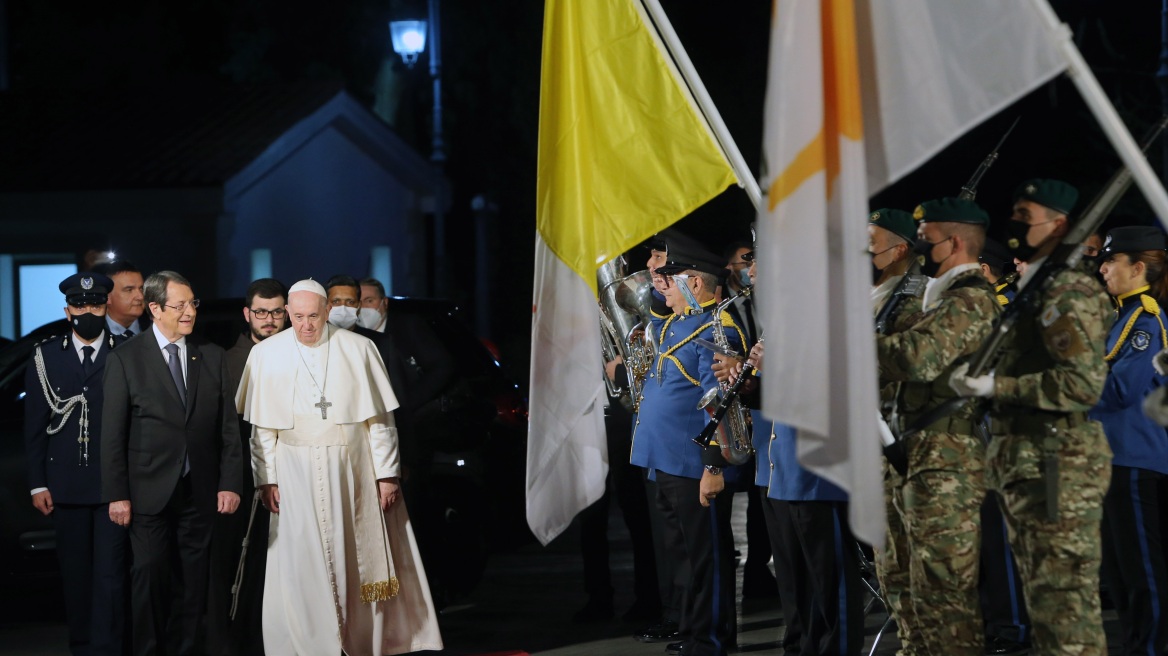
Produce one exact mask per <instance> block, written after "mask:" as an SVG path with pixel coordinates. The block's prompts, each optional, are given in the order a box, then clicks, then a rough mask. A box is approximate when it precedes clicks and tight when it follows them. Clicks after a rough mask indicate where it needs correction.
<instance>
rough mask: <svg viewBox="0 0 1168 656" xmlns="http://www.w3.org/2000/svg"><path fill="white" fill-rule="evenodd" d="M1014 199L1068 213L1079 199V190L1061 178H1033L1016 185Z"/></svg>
mask: <svg viewBox="0 0 1168 656" xmlns="http://www.w3.org/2000/svg"><path fill="white" fill-rule="evenodd" d="M1014 200H1015V201H1019V200H1029V201H1034V202H1035V203H1038V204H1039V205H1042V206H1043V207H1049V208H1050V209H1052V210H1054V211H1056V212H1058V213H1060V214H1070V213H1071V211H1072V210H1074V209H1075V202H1076V201H1078V200H1079V190H1078V189H1075V188H1074V187H1072V186H1071V185H1069V184H1067V183H1065V182H1063V181H1062V180H1043V179H1041V178H1034V179H1032V180H1027V181H1026V182H1023V183H1022V184H1020V185H1018V188H1017V189H1015V190H1014Z"/></svg>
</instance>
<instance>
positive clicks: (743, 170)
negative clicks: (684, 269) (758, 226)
mask: <svg viewBox="0 0 1168 656" xmlns="http://www.w3.org/2000/svg"><path fill="white" fill-rule="evenodd" d="M641 3H642V4H643V5H644V7H645V9H646V10H648V12H649V14H650V15H652V17H653V22H654V23H656V25H657V33H658V34H659V35H660V36H661V37H662V39H663V40H664V41H665V47H666V48H667V49H668V50H669V54H670V55H671V56H672V57H673V61H674V62H675V63H676V64H677V67H678V70H679V71H680V72H681V76H682V77H683V78H685V82H686V84H688V85H689V88H690V91H692V92H693V95H694V99H695V100H696V101H697V103H698V107H699V108H700V109H701V111H702V114H703V115H704V116H705V118H706V122H707V123H709V125H710V129H711V130H712V131H713V132H714V138H715V139H717V141H718V145H720V146H721V147H722V152H723V153H724V154H725V155H726V159H727V161H729V162H730V167H731V168H732V169H734V174H735V175H736V176H738V186H739V187H742V188H743V190H745V191H746V195H747V196H749V197H750V202H751V203H753V204H754V209H755V210H756V211H757V212H759V213H762V212H763V211H764V210H765V209H766V208H765V207H764V206H763V202H762V190H761V189H760V188H759V186H758V180H757V179H756V178H755V177H754V174H753V173H751V172H750V167H748V166H747V165H746V160H745V159H743V157H742V152H741V151H740V150H738V144H736V143H735V142H734V137H732V136H730V130H728V129H726V123H725V122H724V121H723V120H722V115H721V114H719V113H718V108H717V107H715V106H714V100H713V98H711V97H710V93H709V92H708V91H706V85H704V84H702V79H701V77H699V76H698V71H697V69H696V68H694V65H693V62H692V61H690V59H689V55H688V54H686V52H685V48H684V47H683V46H682V45H681V39H679V38H677V32H675V31H674V30H673V25H672V24H671V23H670V22H669V18H668V17H667V16H666V15H665V10H664V9H662V8H661V2H660V0H641Z"/></svg>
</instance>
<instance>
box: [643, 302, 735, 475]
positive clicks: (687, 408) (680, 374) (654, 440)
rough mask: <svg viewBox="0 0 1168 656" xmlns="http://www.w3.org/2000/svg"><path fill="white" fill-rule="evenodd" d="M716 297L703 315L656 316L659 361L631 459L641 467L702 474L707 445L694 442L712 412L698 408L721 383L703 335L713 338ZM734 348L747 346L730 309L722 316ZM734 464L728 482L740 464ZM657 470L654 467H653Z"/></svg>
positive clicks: (647, 387) (653, 325) (648, 387)
mask: <svg viewBox="0 0 1168 656" xmlns="http://www.w3.org/2000/svg"><path fill="white" fill-rule="evenodd" d="M713 305H714V302H713V301H709V302H708V303H706V304H704V305H703V309H704V310H706V312H704V313H702V314H698V315H691V316H679V315H671V316H669V317H668V318H660V317H654V319H653V321H652V323H651V328H652V329H653V330H654V332H655V334H656V336H657V344H658V349H657V361H656V363H655V366H654V367H653V368H652V369H650V371H649V375H648V376H647V377H646V378H645V386H644V393H643V398H642V400H641V411H640V414H638V416H637V421H636V424H635V425H634V427H633V450H632V455H631V457H630V461H631V462H632V463H633V464H634V465H637V466H639V467H645V468H647V469H650V470H659V471H663V472H665V473H667V474H672V475H674V476H685V477H687V478H701V477H702V449H701V447H699V446H698V445H697V444H694V442H693V438H695V437H697V436H698V434H699V433H701V432H702V428H704V427H705V425H706V421H707V419H708V416H707V414H706V411H705V410H699V409H698V401H699V400H701V398H702V395H703V394H704V393H705V391H706V390H708V389H710V388H711V387H715V386H717V385H718V381H717V379H716V378H715V377H714V372H713V371H712V370H711V369H710V367H711V366H712V365H713V363H714V353H713V351H710V350H709V349H707V348H705V347H703V346H701V345H699V344H698V343H697V341H696V340H697V339H698V338H701V339H705V340H709V341H713V339H714V323H713V322H714V316H713V314H712V313H711V312H710V311H709V310H710V309H711V308H712V306H713ZM720 319H721V321H722V325H723V326H724V327H725V330H726V338H727V340H728V341H729V342H730V346H731V348H733V349H735V350H737V351H739V352H742V343H743V340H744V336H743V334H742V331H741V330H740V329H739V327H738V326H737V325H736V324H735V323H734V320H733V319H732V318H731V317H730V314H729V313H727V312H723V313H722V316H721V317H720ZM735 469H738V468H736V467H735V468H728V469H727V471H726V472H725V473H726V480H727V483H730V482H733V480H734V478H735V472H733V471H731V470H735ZM650 474H651V475H652V474H653V471H651V472H650Z"/></svg>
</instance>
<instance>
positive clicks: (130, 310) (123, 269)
mask: <svg viewBox="0 0 1168 656" xmlns="http://www.w3.org/2000/svg"><path fill="white" fill-rule="evenodd" d="M93 270H94V271H95V272H97V273H100V274H102V275H104V276H106V277H108V278H109V279H110V280H112V281H113V285H114V286H113V287H111V288H110V293H109V302H108V303H107V304H106V313H105V321H106V329H107V330H108V332H109V334H111V335H113V336H114V337H123V336H124V337H127V338H129V337H133V336H134V335H141V334H142V333H144V332H146V331H147V330H149V329H150V317H149V316H147V315H146V312H145V307H144V306H143V300H142V272H141V271H139V270H138V267H136V266H134V265H133V264H131V263H130V262H127V261H126V260H115V261H113V262H103V263H102V264H99V265H97V266H95V267H93Z"/></svg>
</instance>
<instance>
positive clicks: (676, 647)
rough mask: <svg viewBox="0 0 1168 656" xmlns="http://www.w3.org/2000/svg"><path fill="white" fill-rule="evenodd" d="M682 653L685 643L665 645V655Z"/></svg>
mask: <svg viewBox="0 0 1168 656" xmlns="http://www.w3.org/2000/svg"><path fill="white" fill-rule="evenodd" d="M684 651H685V643H684V642H671V643H669V644H667V645H665V653H666V654H681V653H682V652H684Z"/></svg>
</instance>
